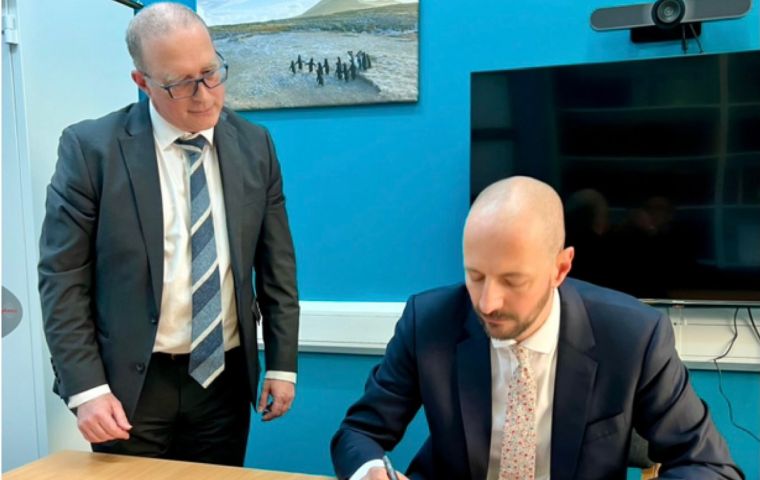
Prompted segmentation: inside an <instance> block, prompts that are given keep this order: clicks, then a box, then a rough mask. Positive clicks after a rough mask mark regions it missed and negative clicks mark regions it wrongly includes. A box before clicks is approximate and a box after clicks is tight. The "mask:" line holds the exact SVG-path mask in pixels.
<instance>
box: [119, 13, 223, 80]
mask: <svg viewBox="0 0 760 480" xmlns="http://www.w3.org/2000/svg"><path fill="white" fill-rule="evenodd" d="M193 27H195V28H198V27H200V28H203V29H204V30H206V31H207V32H208V28H207V27H206V23H205V22H204V21H203V19H202V18H201V17H200V16H198V14H197V13H195V12H194V11H192V10H190V9H189V8H187V7H186V6H184V5H181V4H179V3H174V2H162V3H154V4H152V5H150V6H148V7H145V8H143V9H141V10H140V11H139V12H138V13H137V15H135V16H134V17H133V18H132V20H131V21H130V22H129V26H128V27H127V35H126V40H127V48H128V49H129V54H130V56H131V57H132V62H133V63H134V64H135V68H136V69H137V70H139V71H141V72H145V71H146V70H147V67H146V65H145V60H144V51H143V48H144V46H145V43H146V42H147V41H149V40H151V39H154V38H158V37H162V36H165V35H168V34H170V33H172V32H174V31H177V30H180V29H187V28H193Z"/></svg>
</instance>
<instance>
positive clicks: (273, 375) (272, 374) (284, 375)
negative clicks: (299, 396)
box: [264, 370, 297, 384]
mask: <svg viewBox="0 0 760 480" xmlns="http://www.w3.org/2000/svg"><path fill="white" fill-rule="evenodd" d="M296 377H297V375H296V373H295V372H285V371H282V370H269V371H268V372H267V373H266V374H265V375H264V378H266V379H267V380H283V381H286V382H290V383H292V384H295V383H296Z"/></svg>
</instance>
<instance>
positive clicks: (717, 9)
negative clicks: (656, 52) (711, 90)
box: [591, 0, 752, 53]
mask: <svg viewBox="0 0 760 480" xmlns="http://www.w3.org/2000/svg"><path fill="white" fill-rule="evenodd" d="M751 7H752V0H657V1H656V2H654V3H640V4H637V5H627V6H622V7H611V8H598V9H596V10H594V12H593V13H592V14H591V27H592V28H593V29H594V30H597V31H606V30H622V29H630V30H631V41H633V42H634V43H644V42H662V41H667V40H680V41H681V49H682V50H683V53H687V51H688V49H689V47H688V42H687V41H688V39H691V38H693V39H694V40H696V42H697V45H698V46H699V52H700V53H702V52H703V50H702V44H701V42H700V41H699V35H700V34H701V33H702V22H706V21H710V20H727V19H731V18H739V17H743V16H744V15H746V14H747V12H749V10H750V8H751ZM679 27H680V28H679Z"/></svg>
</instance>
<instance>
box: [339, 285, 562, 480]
mask: <svg viewBox="0 0 760 480" xmlns="http://www.w3.org/2000/svg"><path fill="white" fill-rule="evenodd" d="M559 317H560V301H559V292H558V291H557V289H556V288H555V289H554V291H553V292H552V306H551V310H550V311H549V316H548V317H547V319H546V321H545V322H544V324H543V325H541V328H539V329H538V330H536V332H535V333H534V334H533V335H531V336H530V337H528V338H526V339H525V340H523V342H522V345H523V346H524V347H526V348H527V349H528V352H529V355H530V365H531V367H532V368H533V375H534V378H535V380H536V401H537V405H536V442H537V444H536V475H535V480H549V478H550V475H551V471H550V468H551V436H552V407H553V405H554V378H555V376H556V372H557V343H558V341H559ZM514 343H515V341H514V340H494V339H491V349H490V350H491V451H490V457H489V461H488V476H487V480H498V478H499V466H500V465H499V464H500V463H501V440H502V437H503V435H502V432H503V428H504V422H505V421H506V418H507V397H508V394H509V391H508V389H507V387H508V385H509V380H510V379H511V378H512V375H513V374H514V372H515V370H516V369H517V358H515V356H514V353H512V349H511V348H510V347H511V346H512V345H513V344H514ZM373 467H380V468H382V467H383V462H382V460H380V459H376V460H370V461H368V462H366V463H365V464H364V465H362V466H361V467H359V469H358V470H357V471H356V472H354V474H353V475H352V476H351V479H350V480H359V479H361V478H363V477H364V476H365V475H366V474H367V472H368V471H369V469H370V468H373Z"/></svg>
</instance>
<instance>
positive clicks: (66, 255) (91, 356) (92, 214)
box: [38, 128, 107, 400]
mask: <svg viewBox="0 0 760 480" xmlns="http://www.w3.org/2000/svg"><path fill="white" fill-rule="evenodd" d="M97 205H98V198H97V193H96V190H95V189H94V188H93V182H92V179H91V177H90V172H89V171H88V169H87V164H86V162H85V159H84V155H83V153H82V148H81V145H80V143H79V139H78V138H77V136H76V134H75V133H74V131H73V130H72V129H71V128H68V129H66V130H65V131H64V132H63V134H62V136H61V140H60V143H59V146H58V161H57V163H56V169H55V173H54V174H53V178H52V180H51V182H50V185H49V186H48V189H47V200H46V203H45V219H44V221H43V224H42V235H41V238H40V261H39V265H38V274H39V291H40V301H41V304H42V318H43V322H44V329H45V336H46V338H47V343H48V346H49V347H50V353H51V357H52V363H53V370H54V372H55V376H56V385H55V387H54V389H55V390H56V391H57V392H58V394H59V395H60V396H61V397H62V398H63V399H64V400H65V399H67V398H68V397H70V396H72V395H74V394H76V393H79V392H83V391H85V390H88V389H90V388H93V387H96V386H98V385H103V384H106V383H107V381H106V375H105V370H104V368H103V362H102V360H101V357H100V354H99V350H98V345H97V342H96V337H95V335H96V333H95V325H94V319H93V306H92V305H93V269H94V267H93V263H94V256H93V244H94V234H95V228H96V223H97V214H98V207H97Z"/></svg>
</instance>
